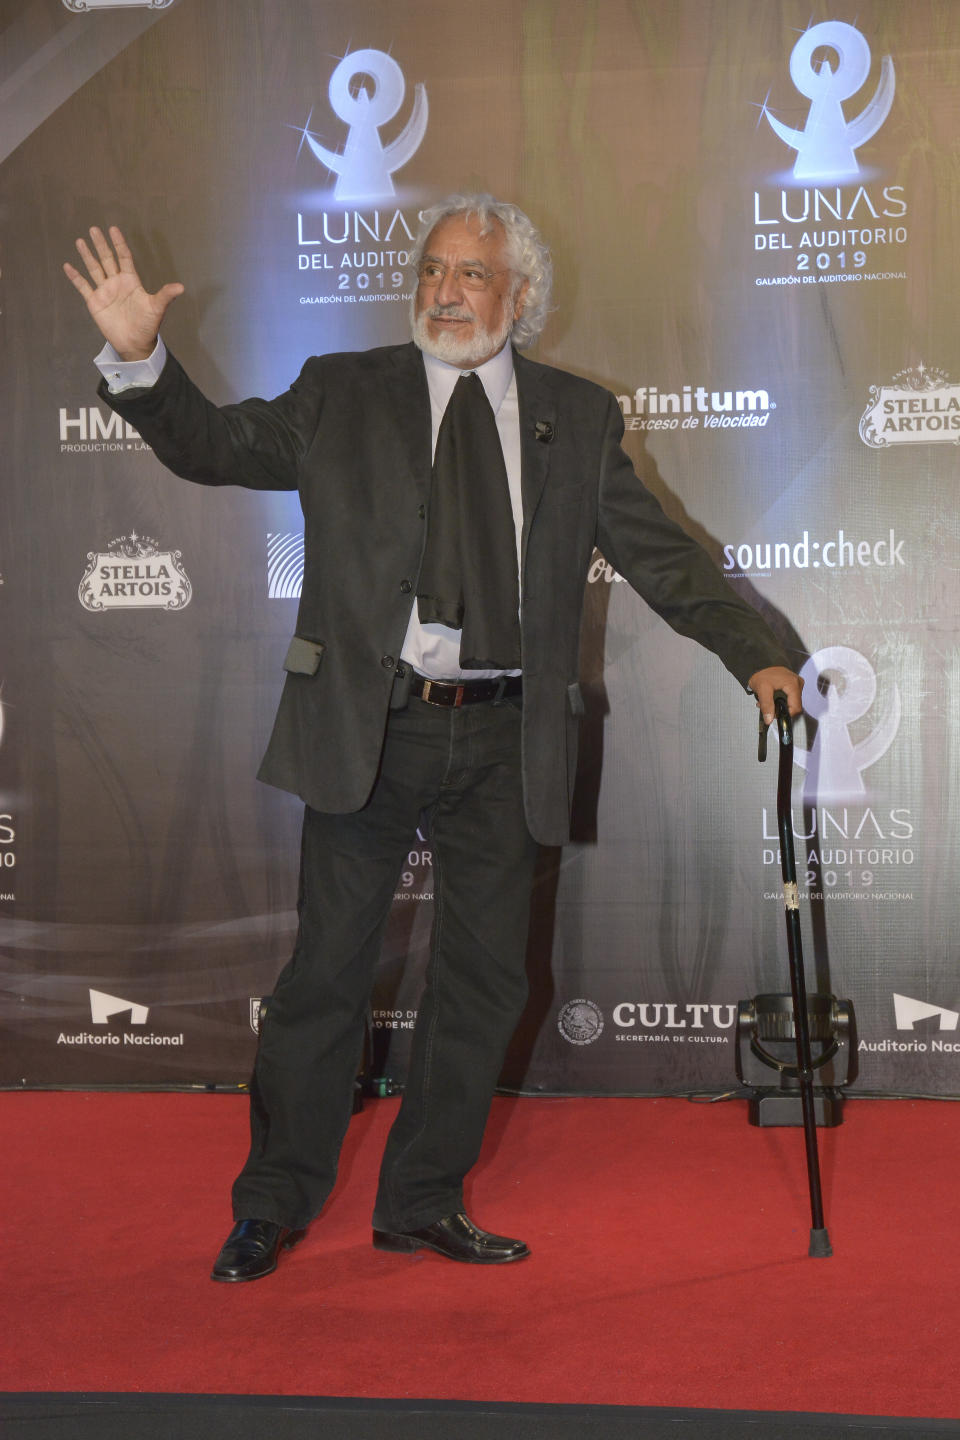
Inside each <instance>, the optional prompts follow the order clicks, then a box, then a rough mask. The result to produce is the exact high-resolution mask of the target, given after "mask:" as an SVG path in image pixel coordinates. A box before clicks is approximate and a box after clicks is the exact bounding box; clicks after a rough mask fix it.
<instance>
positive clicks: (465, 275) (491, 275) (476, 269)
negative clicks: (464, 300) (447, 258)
mask: <svg viewBox="0 0 960 1440" xmlns="http://www.w3.org/2000/svg"><path fill="white" fill-rule="evenodd" d="M507 273H508V272H507V271H506V270H486V269H484V267H483V266H482V265H453V266H448V265H441V263H440V261H439V260H421V261H420V264H419V265H418V266H417V279H418V280H419V281H420V284H421V285H425V286H426V287H427V288H428V289H430V290H432V289H434V288H435V287H436V286H437V285H442V284H443V282H444V280H445V279H446V278H447V276H448V275H452V276H453V278H454V280H455V281H459V283H460V284H461V285H462V286H463V288H464V290H486V288H487V286H488V285H489V284H490V281H491V280H495V279H496V277H497V276H498V275H506V274H507Z"/></svg>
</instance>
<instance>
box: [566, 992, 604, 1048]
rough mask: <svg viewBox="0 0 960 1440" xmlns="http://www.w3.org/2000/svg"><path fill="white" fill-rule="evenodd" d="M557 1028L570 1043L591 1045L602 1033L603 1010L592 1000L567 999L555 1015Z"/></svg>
mask: <svg viewBox="0 0 960 1440" xmlns="http://www.w3.org/2000/svg"><path fill="white" fill-rule="evenodd" d="M557 1029H558V1030H559V1031H560V1034H561V1035H562V1036H563V1038H564V1040H566V1041H568V1042H569V1043H570V1044H571V1045H592V1044H593V1042H594V1040H599V1039H600V1036H601V1035H602V1034H603V1012H602V1011H601V1009H600V1007H599V1005H594V1003H593V1001H592V1000H583V999H580V1000H568V1001H567V1003H566V1005H564V1007H563V1009H562V1010H561V1011H560V1014H559V1015H558V1016H557Z"/></svg>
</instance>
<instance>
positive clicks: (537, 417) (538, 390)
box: [513, 351, 557, 566]
mask: <svg viewBox="0 0 960 1440" xmlns="http://www.w3.org/2000/svg"><path fill="white" fill-rule="evenodd" d="M513 366H514V371H515V373H516V377H517V402H518V406H519V410H520V490H521V494H522V496H523V536H522V540H521V547H520V550H521V563H522V565H524V566H525V565H526V559H527V545H528V543H529V540H530V526H531V524H532V523H533V517H534V515H535V514H536V511H537V506H538V505H539V504H540V497H541V495H542V494H543V487H544V486H545V485H546V483H547V472H548V470H549V468H550V451H551V442H552V440H553V436H554V434H555V432H556V426H557V406H556V402H555V400H554V398H553V396H552V394H551V393H550V387H549V385H548V384H547V383H546V377H547V376H549V373H550V372H549V370H548V369H547V368H546V367H545V366H540V365H535V364H533V363H532V362H531V361H530V360H525V359H524V357H523V356H522V355H518V354H517V353H516V351H515V352H514V356H513Z"/></svg>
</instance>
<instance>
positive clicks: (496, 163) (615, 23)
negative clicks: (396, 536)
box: [0, 0, 960, 1095]
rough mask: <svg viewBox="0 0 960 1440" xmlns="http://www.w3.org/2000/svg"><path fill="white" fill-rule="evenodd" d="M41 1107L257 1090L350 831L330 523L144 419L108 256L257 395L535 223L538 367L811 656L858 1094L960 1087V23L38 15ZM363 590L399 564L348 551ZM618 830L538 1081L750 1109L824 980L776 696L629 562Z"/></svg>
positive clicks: (12, 207)
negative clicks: (285, 664)
mask: <svg viewBox="0 0 960 1440" xmlns="http://www.w3.org/2000/svg"><path fill="white" fill-rule="evenodd" d="M0 39H2V47H0V55H2V63H3V65H4V67H5V71H4V75H3V83H2V85H0V118H2V125H0V155H2V159H0V182H2V202H0V203H2V256H0V264H2V275H0V302H2V323H3V327H4V344H3V358H2V362H0V363H2V365H3V370H4V375H5V399H4V405H3V414H4V421H5V430H6V438H5V441H4V446H3V449H4V464H3V471H4V482H3V504H2V510H0V516H2V522H0V523H2V530H0V574H2V585H0V617H2V648H0V685H2V690H0V725H2V730H0V907H2V917H3V918H2V969H3V984H2V1021H3V1028H4V1042H3V1049H2V1057H0V1084H3V1085H4V1086H25V1087H31V1086H49V1085H75V1086H83V1085H90V1086H99V1085H127V1086H135V1087H142V1086H151V1085H157V1086H164V1085H196V1086H229V1085H238V1084H241V1083H243V1082H244V1081H245V1079H246V1077H247V1074H248V1072H249V1068H250V1065H251V1060H252V1055H253V1050H254V1046H255V1043H256V1038H255V1031H256V1024H257V1014H258V1009H259V1004H260V1000H261V997H263V996H264V995H267V994H269V991H270V988H271V986H272V983H273V980H274V977H275V975H276V973H277V972H278V970H279V969H280V967H281V965H282V964H283V963H284V962H285V960H286V958H287V956H288V954H289V951H290V947H291V944H292V939H293V934H294V927H295V912H294V905H295V896H296V875H297V863H298V851H299V824H300V807H299V805H298V803H297V802H296V801H295V800H294V799H293V798H292V797H290V796H287V795H284V794H281V793H278V792H276V791H272V790H269V789H267V788H266V787H264V786H262V785H260V784H258V783H257V782H256V781H255V779H254V778H253V777H254V771H255V769H256V766H257V763H258V760H259V756H260V752H261V750H262V747H263V746H264V744H265V741H266V737H267V735H268V732H269V727H270V724H271V721H272V716H273V710H274V707H275V704H276V701H277V697H278V694H279V689H280V683H281V679H282V669H281V665H282V660H283V656H284V653H285V650H286V645H287V642H288V639H289V637H290V635H291V634H292V632H293V628H294V621H295V614H296V607H297V596H298V593H299V587H300V578H301V571H302V531H301V517H300V514H299V510H298V507H297V503H296V497H295V496H289V495H258V494H252V493H248V492H242V491H240V490H230V489H224V490H220V491H205V490H203V489H202V488H199V487H192V486H190V485H188V484H186V483H184V482H182V481H180V480H177V479H176V478H174V477H173V476H171V475H170V474H168V473H167V472H166V471H165V470H164V469H163V468H162V467H161V466H160V464H159V463H158V462H157V460H156V459H155V458H154V456H153V454H152V452H151V450H150V449H149V448H148V447H147V446H146V444H145V443H144V442H143V441H142V440H141V439H140V437H139V436H138V435H137V433H136V432H135V431H134V430H132V429H131V428H130V427H129V426H126V425H124V424H123V423H122V422H121V421H120V420H119V419H118V418H117V417H115V416H114V415H113V414H112V413H111V412H110V411H109V410H108V409H107V408H106V407H105V406H104V405H103V404H101V403H100V402H99V401H98V400H97V398H96V394H95V384H96V380H97V375H96V372H95V370H94V367H93V364H92V357H93V355H94V353H95V352H96V351H97V349H98V348H99V343H100V342H99V337H98V335H97V333H96V331H95V329H94V327H93V325H92V323H91V322H90V320H89V317H88V316H87V314H86V311H85V309H84V307H83V305H82V304H81V303H80V302H79V301H78V297H77V295H76V294H75V292H74V291H73V290H72V289H71V287H70V286H69V284H68V283H67V281H66V280H65V279H64V277H63V274H62V272H61V268H60V267H61V264H62V262H63V261H64V260H67V259H70V258H72V257H73V253H74V252H73V243H74V239H75V237H76V236H77V235H79V234H81V233H84V232H85V231H86V229H87V228H88V227H89V226H90V225H91V224H100V225H106V224H108V223H117V224H119V225H120V226H121V227H122V228H123V229H124V231H125V233H126V235H127V236H128V238H129V240H130V243H131V245H132V247H133V249H134V252H135V254H136V255H137V257H138V259H139V262H140V267H141V271H142V273H143V275H144V278H145V280H146V282H147V284H148V286H150V287H151V288H156V287H157V286H159V285H160V284H162V283H163V282H165V281H169V280H180V281H182V282H183V283H184V285H185V286H186V293H185V295H184V296H183V297H182V298H181V299H180V300H178V301H177V302H176V304H175V306H174V307H173V309H172V311H171V313H170V317H169V321H168V324H167V327H166V330H165V335H166V339H167V343H168V345H169V346H170V348H171V349H172V350H173V351H175V352H176V354H177V356H178V357H179V358H180V359H181V361H183V362H184V363H185V364H186V366H187V368H188V369H189V370H190V372H191V373H192V374H193V375H194V377H195V378H196V379H197V380H198V382H199V383H200V384H201V385H202V386H203V387H204V389H205V390H206V391H207V393H208V394H210V395H211V397H213V398H214V399H216V400H218V401H220V402H227V401H232V400H236V399H240V398H242V397H244V396H247V395H266V396H269V395H274V394H276V393H278V392H279V391H281V390H283V389H284V388H285V387H286V386H287V385H288V384H289V383H290V382H291V380H292V379H293V378H294V377H295V376H296V374H297V373H298V371H299V369H300V366H301V364H302V362H303V360H304V358H305V357H306V356H307V355H309V354H311V353H322V352H327V351H335V350H352V349H362V348H365V347H368V346H373V345H380V344H384V343H392V342H396V341H401V340H404V339H406V338H407V336H408V333H409V321H408V314H409V300H410V296H411V292H412V282H411V274H410V268H409V263H408V261H409V250H410V245H411V240H412V236H413V234H414V233H415V230H416V227H417V220H418V214H419V212H420V210H421V209H423V208H424V207H426V206H427V205H429V204H431V203H434V202H435V201H436V200H438V199H439V198H440V197H442V196H443V195H444V194H446V193H448V192H449V191H451V190H455V189H464V188H467V189H483V190H489V191H492V192H494V193H495V194H497V195H500V196H502V197H505V198H509V199H513V200H516V201H517V202H518V203H519V204H521V205H522V206H523V207H524V208H525V209H526V210H527V211H528V212H529V213H530V215H531V216H532V217H533V218H534V220H535V221H536V223H537V224H538V225H539V226H540V227H541V229H542V230H543V232H544V234H545V236H546V237H547V239H548V240H549V242H550V243H551V245H552V247H553V252H554V257H555V263H556V296H555V300H556V310H555V313H554V314H553V315H552V317H551V319H550V322H549V324H548V326H547V329H546V331H545V334H544V336H543V337H542V340H541V342H540V345H539V349H538V351H537V352H536V354H537V357H538V358H539V359H541V360H544V361H546V362H547V363H550V364H556V365H559V366H563V367H566V368H568V369H570V370H572V371H574V372H576V373H578V374H581V375H585V376H588V377H589V378H590V379H592V380H595V381H597V382H599V383H601V384H603V385H604V386H606V387H607V388H608V389H609V390H611V391H612V392H613V393H614V394H615V395H616V396H617V397H618V399H619V403H620V406H621V408H622V411H623V415H624V421H625V425H626V439H625V444H626V446H627V448H628V450H629V452H630V454H631V457H632V458H633V459H634V461H635V463H636V466H637V470H638V472H639V473H640V474H641V475H642V476H643V477H644V480H645V482H646V483H647V484H648V485H650V486H651V487H652V488H653V489H654V491H655V492H656V493H657V495H658V496H659V497H660V499H661V500H662V503H663V504H664V506H665V507H666V509H667V510H668V511H669V512H670V513H671V514H673V515H674V516H676V517H677V518H679V519H680V521H681V523H682V524H684V525H685V526H686V528H687V529H688V530H689V531H691V532H692V533H693V534H694V535H696V536H697V537H698V538H699V539H700V540H701V541H702V542H703V544H704V545H705V546H706V547H707V548H708V549H709V551H710V552H711V554H712V555H713V556H714V557H715V560H716V563H717V565H718V567H719V568H720V569H721V570H722V572H723V573H724V575H725V576H726V577H727V579H728V582H729V584H730V585H731V586H732V587H734V588H735V589H737V590H739V591H740V592H741V593H743V594H745V595H746V596H748V597H749V598H750V599H751V600H752V601H753V603H754V604H756V605H757V606H758V607H759V608H760V609H761V610H762V611H763V613H764V614H765V615H766V616H767V618H768V619H769V621H770V623H771V624H772V625H773V626H774V628H775V629H776V630H777V632H778V634H779V635H780V636H781V637H782V638H783V640H784V641H785V643H786V644H787V645H788V646H789V647H790V649H791V651H792V652H793V653H794V654H795V656H796V664H797V667H798V668H801V667H802V670H803V674H804V675H805V677H806V692H805V693H806V706H807V715H806V717H805V719H804V720H803V721H802V722H800V723H799V724H798V726H797V730H796V742H797V743H796V750H795V757H794V759H795V763H794V790H793V802H794V803H793V827H794V832H795V836H796V850H797V860H798V870H799V878H800V888H801V895H802V901H801V908H802V923H803V927H804V941H805V950H806V957H807V965H808V971H809V977H808V985H809V988H811V989H813V988H818V989H820V990H822V991H827V992H832V993H834V994H835V995H837V996H838V997H842V998H844V999H849V1000H850V1001H852V1003H853V1005H854V1007H855V1011H856V1015H857V1031H856V1035H855V1037H854V1039H853V1042H852V1047H851V1048H852V1050H853V1055H852V1059H853V1060H854V1062H855V1068H858V1072H859V1073H858V1077H857V1079H856V1080H855V1082H854V1084H853V1089H854V1092H856V1090H858V1089H859V1090H860V1091H866V1092H886V1093H897V1092H901V1093H902V1092H910V1093H927V1094H934V1095H950V1094H954V1095H956V1094H960V1030H958V1016H960V975H958V967H957V964H956V959H955V956H956V932H957V922H958V902H957V878H956V877H957V875H958V872H960V837H958V824H957V821H958V809H960V785H958V770H960V729H958V723H957V704H958V696H960V683H958V682H960V649H958V624H960V617H958V545H957V541H958V535H957V531H958V505H957V487H958V460H960V448H958V446H960V323H958V321H960V315H958V299H957V281H956V253H957V244H958V240H960V153H958V135H960V4H957V3H956V0H909V3H907V0H857V3H856V5H845V4H843V3H842V0H831V3H829V4H824V3H821V0H643V3H638V0H587V3H583V4H579V5H570V4H565V3H561V0H486V3H485V4H484V5H483V6H482V7H481V8H480V9H476V8H471V7H467V6H460V5H450V4H448V3H442V0H416V3H409V4H407V5H403V4H397V3H395V0H390V3H387V0H354V3H352V4H350V5H349V6H343V5H342V4H334V3H332V0H152V3H147V0H143V3H140V4H137V3H135V0H127V3H125V4H119V3H117V0H20V3H18V4H16V5H5V6H4V7H3V9H2V28H0ZM347 563H349V557H347ZM582 672H583V683H584V690H585V695H586V701H587V714H586V717H585V724H584V728H583V737H582V742H583V743H582V754H581V768H580V775H579V780H578V787H577V795H576V807H575V816H574V827H575V838H574V842H573V843H572V844H571V845H570V846H568V847H567V848H566V849H565V850H564V851H563V852H545V853H544V855H543V863H542V866H541V871H540V875H539V878H538V883H537V886H536V890H535V895H534V907H533V929H532V936H531V948H530V972H531V985H532V990H531V1001H530V1006H529V1009H528V1012H527V1014H526V1016H525V1018H524V1020H523V1022H522V1024H521V1026H520V1029H519V1030H518V1033H517V1036H516V1040H515V1043H514V1045H513V1047H512V1049H511V1052H510V1056H509V1059H508V1064H507V1068H506V1070H505V1072H504V1077H503V1080H504V1084H506V1085H508V1086H510V1087H513V1088H519V1089H525V1090H529V1091H541V1092H542V1091H548V1092H558V1093H567V1092H574V1093H616V1092H619V1093H624V1092H626V1093H677V1092H686V1091H691V1090H705V1091H715V1092H720V1091H724V1090H727V1089H729V1088H731V1087H732V1085H733V1084H734V1083H735V1081H734V1077H733V1071H734V1067H733V1060H734V1048H735V1046H734V1028H735V1014H736V1006H737V1002H738V1001H739V1000H740V999H743V998H746V997H748V996H752V995H753V994H755V993H757V992H759V991H768V990H774V991H775V990H784V989H786V988H788V982H787V961H786V942H785V934H784V926H783V910H782V899H781V884H780V872H779V850H778V839H777V823H776V805H775V795H776V758H775V757H773V759H772V763H771V761H768V762H767V764H766V765H765V766H762V767H761V766H760V765H758V763H757V758H756V739H757V736H756V731H757V726H756V712H755V709H754V707H753V703H752V700H751V699H750V697H748V696H745V695H744V694H743V693H742V692H741V691H740V690H739V688H738V686H737V685H736V684H735V682H734V681H733V680H732V679H731V678H730V676H729V675H728V674H727V673H726V672H725V671H724V670H723V669H722V667H721V666H720V665H719V663H718V662H717V661H716V660H715V659H714V658H713V657H712V656H711V655H709V654H707V653H706V652H704V651H702V650H699V649H698V648H697V647H696V646H694V645H693V644H691V643H690V642H688V641H685V640H682V639H679V638H677V637H676V636H675V635H674V634H673V633H672V632H671V631H670V630H669V629H668V628H667V627H666V626H665V625H664V624H663V623H662V622H661V621H659V620H658V619H657V618H656V617H655V616H654V615H652V613H651V612H650V611H649V610H647V609H646V607H645V606H644V605H643V604H642V602H640V601H639V600H638V599H637V597H636V596H635V595H634V594H633V593H632V592H631V591H630V589H629V587H628V586H627V585H626V584H624V583H622V582H621V580H620V577H619V576H618V575H617V574H616V573H614V571H613V569H612V568H611V566H610V565H609V564H608V563H607V562H606V560H605V558H604V557H603V556H602V555H601V554H599V553H598V554H597V555H596V557H595V560H594V563H593V566H592V568H591V570H590V574H589V581H588V584H587V586H586V594H585V605H584V622H583V647H582ZM432 889H433V887H432V865H431V841H430V835H429V832H428V830H427V829H426V828H423V829H422V830H421V831H420V832H419V833H417V834H415V835H412V836H411V839H410V852H409V855H408V858H407V864H406V866H405V867H404V870H403V874H402V876H401V879H400V882H399V888H398V892H397V897H396V904H395V907H394V912H393V914H392V917H391V922H390V927H389V932H388V935H387V939H386V943H385V947H384V952H383V957H382V961H381V966H380V971H379V978H378V983H377V989H376V993H375V996H374V1002H373V1008H372V1013H371V1026H370V1044H369V1047H368V1048H369V1051H370V1054H369V1056H368V1060H369V1065H370V1068H371V1071H372V1073H373V1075H374V1076H375V1077H377V1078H378V1079H379V1080H381V1081H382V1082H383V1084H384V1085H385V1086H386V1085H389V1084H391V1083H402V1079H403V1073H404V1064H405V1059H406V1055H407V1051H408V1046H409V1039H410V1032H411V1030H412V1028H413V1026H414V1025H415V1023H416V1013H417V996H418V988H419V981H420V977H421V975H422V972H423V966H424V961H425V954H426V950H427V946H428V943H429V932H430V924H431V914H432Z"/></svg>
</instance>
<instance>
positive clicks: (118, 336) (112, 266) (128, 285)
mask: <svg viewBox="0 0 960 1440" xmlns="http://www.w3.org/2000/svg"><path fill="white" fill-rule="evenodd" d="M109 236H110V239H109V240H108V239H107V237H106V235H104V233H103V231H102V230H101V229H100V228H99V227H98V226H96V225H93V226H91V229H90V239H91V241H92V242H93V249H92V250H91V248H90V246H89V245H88V244H87V242H86V240H83V239H80V240H78V241H77V250H78V252H79V254H80V258H81V260H82V261H83V263H84V265H85V266H86V269H87V275H89V276H90V279H89V280H88V279H87V278H86V276H84V275H82V274H81V273H80V271H79V270H77V269H76V267H75V266H73V265H70V264H69V263H68V264H65V265H64V267H63V269H64V272H65V274H66V276H67V279H68V280H70V282H71V283H72V284H73V286H74V287H75V288H76V289H77V290H78V291H79V292H80V294H81V295H82V296H83V298H84V300H85V301H86V302H87V309H88V310H89V311H90V314H91V315H92V316H93V318H94V320H95V322H96V324H97V326H98V327H99V330H100V333H101V334H102V335H103V337H104V339H105V340H109V342H110V344H111V345H112V346H113V348H114V350H116V352H117V354H118V355H119V356H120V359H121V360H145V359H146V358H147V356H148V355H150V354H152V352H153V349H154V346H155V345H156V343H157V333H158V331H159V329H160V324H161V322H162V320H163V317H164V315H165V314H166V312H167V306H168V305H169V304H170V302H171V301H172V300H176V298H177V296H178V295H182V294H183V288H184V287H183V286H182V285H181V284H179V283H178V282H173V283H172V284H169V285H164V286H162V287H161V289H159V290H158V291H157V292H156V294H154V295H151V294H150V293H149V291H147V290H145V289H144V287H143V282H142V281H141V279H140V276H139V275H138V274H137V269H136V266H135V265H134V263H133V256H132V255H131V253H130V247H129V245H128V244H127V242H126V240H125V239H124V238H123V234H122V232H121V231H120V230H119V229H118V228H117V226H116V225H111V226H110V227H109Z"/></svg>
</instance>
